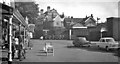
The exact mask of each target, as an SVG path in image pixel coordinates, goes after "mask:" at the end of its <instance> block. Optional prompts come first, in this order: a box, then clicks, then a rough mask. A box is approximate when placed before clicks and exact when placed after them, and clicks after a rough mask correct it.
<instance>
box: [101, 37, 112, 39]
mask: <svg viewBox="0 0 120 64" xmlns="http://www.w3.org/2000/svg"><path fill="white" fill-rule="evenodd" d="M101 39H114V38H112V37H104V38H101Z"/></svg>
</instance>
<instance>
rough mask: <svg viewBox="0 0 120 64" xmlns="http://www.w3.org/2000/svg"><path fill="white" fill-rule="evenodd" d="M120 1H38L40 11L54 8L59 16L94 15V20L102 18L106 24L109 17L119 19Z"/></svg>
mask: <svg viewBox="0 0 120 64" xmlns="http://www.w3.org/2000/svg"><path fill="white" fill-rule="evenodd" d="M118 2H119V0H98V1H97V0H36V3H38V4H39V8H40V9H44V11H46V10H47V6H50V7H51V9H52V8H54V9H56V10H57V11H58V13H59V14H62V12H64V14H65V15H66V16H73V17H74V18H84V17H86V15H87V16H90V15H91V14H93V16H94V18H95V19H97V17H99V18H100V20H99V22H105V21H106V18H108V17H118Z"/></svg>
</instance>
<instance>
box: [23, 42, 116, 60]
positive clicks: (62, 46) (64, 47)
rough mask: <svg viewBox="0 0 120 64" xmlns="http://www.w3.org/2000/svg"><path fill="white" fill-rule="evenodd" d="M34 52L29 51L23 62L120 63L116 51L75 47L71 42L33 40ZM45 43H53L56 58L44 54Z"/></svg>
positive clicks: (93, 47)
mask: <svg viewBox="0 0 120 64" xmlns="http://www.w3.org/2000/svg"><path fill="white" fill-rule="evenodd" d="M31 42H32V43H33V48H32V50H28V51H27V54H26V59H24V60H23V61H22V62H118V57H117V56H115V55H114V51H110V52H106V51H105V50H104V49H98V48H97V47H95V46H92V47H90V48H88V47H74V46H73V45H72V41H69V40H31ZM45 42H52V43H53V46H54V56H52V54H49V55H48V56H46V54H45V53H43V51H42V50H43V47H44V43H45Z"/></svg>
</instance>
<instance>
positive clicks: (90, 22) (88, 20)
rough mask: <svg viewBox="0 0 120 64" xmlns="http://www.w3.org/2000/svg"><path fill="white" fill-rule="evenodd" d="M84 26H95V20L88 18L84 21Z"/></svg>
mask: <svg viewBox="0 0 120 64" xmlns="http://www.w3.org/2000/svg"><path fill="white" fill-rule="evenodd" d="M85 25H86V26H96V20H94V19H93V18H91V17H89V18H88V19H86V20H85Z"/></svg>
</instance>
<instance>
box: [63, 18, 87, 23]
mask: <svg viewBox="0 0 120 64" xmlns="http://www.w3.org/2000/svg"><path fill="white" fill-rule="evenodd" d="M84 19H85V18H65V19H64V21H66V22H70V21H73V22H75V23H76V22H77V23H79V22H82V21H83V20H84Z"/></svg>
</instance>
